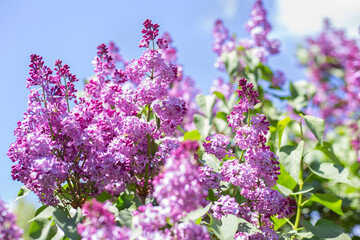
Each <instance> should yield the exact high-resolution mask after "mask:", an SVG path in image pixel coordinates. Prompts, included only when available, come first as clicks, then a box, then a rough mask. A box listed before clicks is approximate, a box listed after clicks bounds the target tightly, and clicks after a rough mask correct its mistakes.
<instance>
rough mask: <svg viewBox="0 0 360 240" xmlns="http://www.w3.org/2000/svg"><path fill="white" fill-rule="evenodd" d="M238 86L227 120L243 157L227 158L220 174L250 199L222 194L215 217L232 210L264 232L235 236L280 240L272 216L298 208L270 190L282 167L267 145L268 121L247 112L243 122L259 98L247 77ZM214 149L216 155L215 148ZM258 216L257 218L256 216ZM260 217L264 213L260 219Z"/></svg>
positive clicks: (286, 213)
mask: <svg viewBox="0 0 360 240" xmlns="http://www.w3.org/2000/svg"><path fill="white" fill-rule="evenodd" d="M239 86H240V87H241V88H240V89H238V90H237V93H238V96H239V98H240V101H239V104H238V105H235V106H234V110H233V111H232V112H231V113H230V115H229V116H228V123H229V126H230V127H232V129H233V131H234V132H235V137H234V142H235V143H236V144H237V146H238V147H239V148H240V149H241V150H242V154H241V157H240V159H229V160H226V161H224V162H223V164H222V166H221V169H220V174H221V179H222V181H225V182H228V183H231V184H232V185H233V186H235V187H239V188H240V194H241V195H242V196H243V197H244V198H245V199H247V201H246V202H243V203H242V204H241V205H239V204H238V203H237V202H236V201H235V199H232V198H231V199H230V198H229V196H221V197H220V199H219V200H218V201H217V202H215V204H214V206H213V208H212V209H213V212H214V217H216V218H221V217H222V216H223V215H226V214H230V213H231V214H235V215H237V216H239V217H242V218H244V219H246V220H247V221H249V222H251V223H253V224H254V225H257V226H258V227H259V228H260V229H261V230H263V231H264V234H258V233H256V234H248V233H238V234H237V235H236V239H277V238H278V236H277V235H276V233H275V232H274V231H273V230H272V222H271V221H270V220H269V219H270V217H271V216H276V215H277V216H278V217H279V218H283V217H289V216H291V215H292V214H293V210H294V208H295V207H294V206H293V204H294V202H293V200H291V199H290V198H285V197H283V196H282V195H281V194H280V193H279V192H278V191H276V190H273V189H271V188H272V187H274V186H275V184H276V180H277V176H278V175H279V174H280V171H279V170H280V167H279V162H278V160H277V159H278V157H277V156H276V155H275V154H274V153H273V152H271V151H270V147H269V146H266V145H265V144H266V141H267V139H266V134H267V133H268V131H269V122H268V121H266V117H265V116H264V115H263V114H256V115H254V116H252V117H250V114H247V115H248V119H247V123H245V122H244V120H245V114H246V113H248V111H249V110H250V109H253V107H254V106H255V105H256V104H257V103H259V100H258V93H257V92H256V91H254V90H253V85H252V84H251V83H250V84H248V83H247V81H246V79H244V78H243V79H241V80H240V83H239ZM207 145H208V143H206V142H205V143H204V148H205V151H209V152H210V150H208V149H207V148H209V146H207ZM224 145H225V144H223V145H222V146H224ZM211 151H213V152H211V153H213V154H216V151H214V150H211ZM223 208H225V210H223ZM255 215H256V218H254V217H253V216H255ZM259 216H261V219H260V220H259ZM259 221H260V222H259ZM260 226H261V227H260Z"/></svg>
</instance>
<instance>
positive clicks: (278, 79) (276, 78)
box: [272, 70, 286, 87]
mask: <svg viewBox="0 0 360 240" xmlns="http://www.w3.org/2000/svg"><path fill="white" fill-rule="evenodd" d="M285 81H286V78H285V74H284V73H283V72H282V71H280V70H276V71H274V75H273V78H272V83H273V84H274V86H275V87H282V86H283V85H284V84H285Z"/></svg>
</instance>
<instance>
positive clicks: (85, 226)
mask: <svg viewBox="0 0 360 240" xmlns="http://www.w3.org/2000/svg"><path fill="white" fill-rule="evenodd" d="M82 211H83V214H84V216H85V220H83V222H82V223H78V224H77V230H78V233H79V234H80V236H81V237H82V239H84V240H96V239H124V240H126V239H130V234H131V232H130V229H128V228H126V227H123V228H121V227H119V226H117V225H116V222H115V216H114V215H113V213H111V212H109V210H107V207H106V205H104V204H102V203H100V202H97V201H96V200H95V199H92V200H91V201H89V202H86V203H85V204H84V206H83V208H82Z"/></svg>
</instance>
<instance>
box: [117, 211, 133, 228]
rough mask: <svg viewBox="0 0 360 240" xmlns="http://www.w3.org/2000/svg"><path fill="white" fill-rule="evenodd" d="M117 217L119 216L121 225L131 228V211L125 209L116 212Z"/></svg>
mask: <svg viewBox="0 0 360 240" xmlns="http://www.w3.org/2000/svg"><path fill="white" fill-rule="evenodd" d="M118 217H119V221H120V223H121V225H122V226H126V227H128V228H131V225H132V217H133V216H132V215H131V213H130V212H129V211H127V210H122V211H120V212H119V214H118Z"/></svg>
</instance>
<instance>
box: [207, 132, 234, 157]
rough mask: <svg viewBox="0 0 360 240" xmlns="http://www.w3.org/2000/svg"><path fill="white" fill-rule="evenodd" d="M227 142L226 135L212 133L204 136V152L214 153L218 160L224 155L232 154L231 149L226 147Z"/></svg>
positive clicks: (228, 142)
mask: <svg viewBox="0 0 360 240" xmlns="http://www.w3.org/2000/svg"><path fill="white" fill-rule="evenodd" d="M229 144H230V140H229V137H228V136H225V135H221V134H214V135H211V136H207V137H206V138H205V141H204V143H203V147H204V149H205V152H206V153H209V154H214V155H215V156H216V157H217V158H218V159H219V160H222V159H223V158H224V157H225V156H229V157H231V156H232V150H231V149H228V148H227V146H228V145H229Z"/></svg>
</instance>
